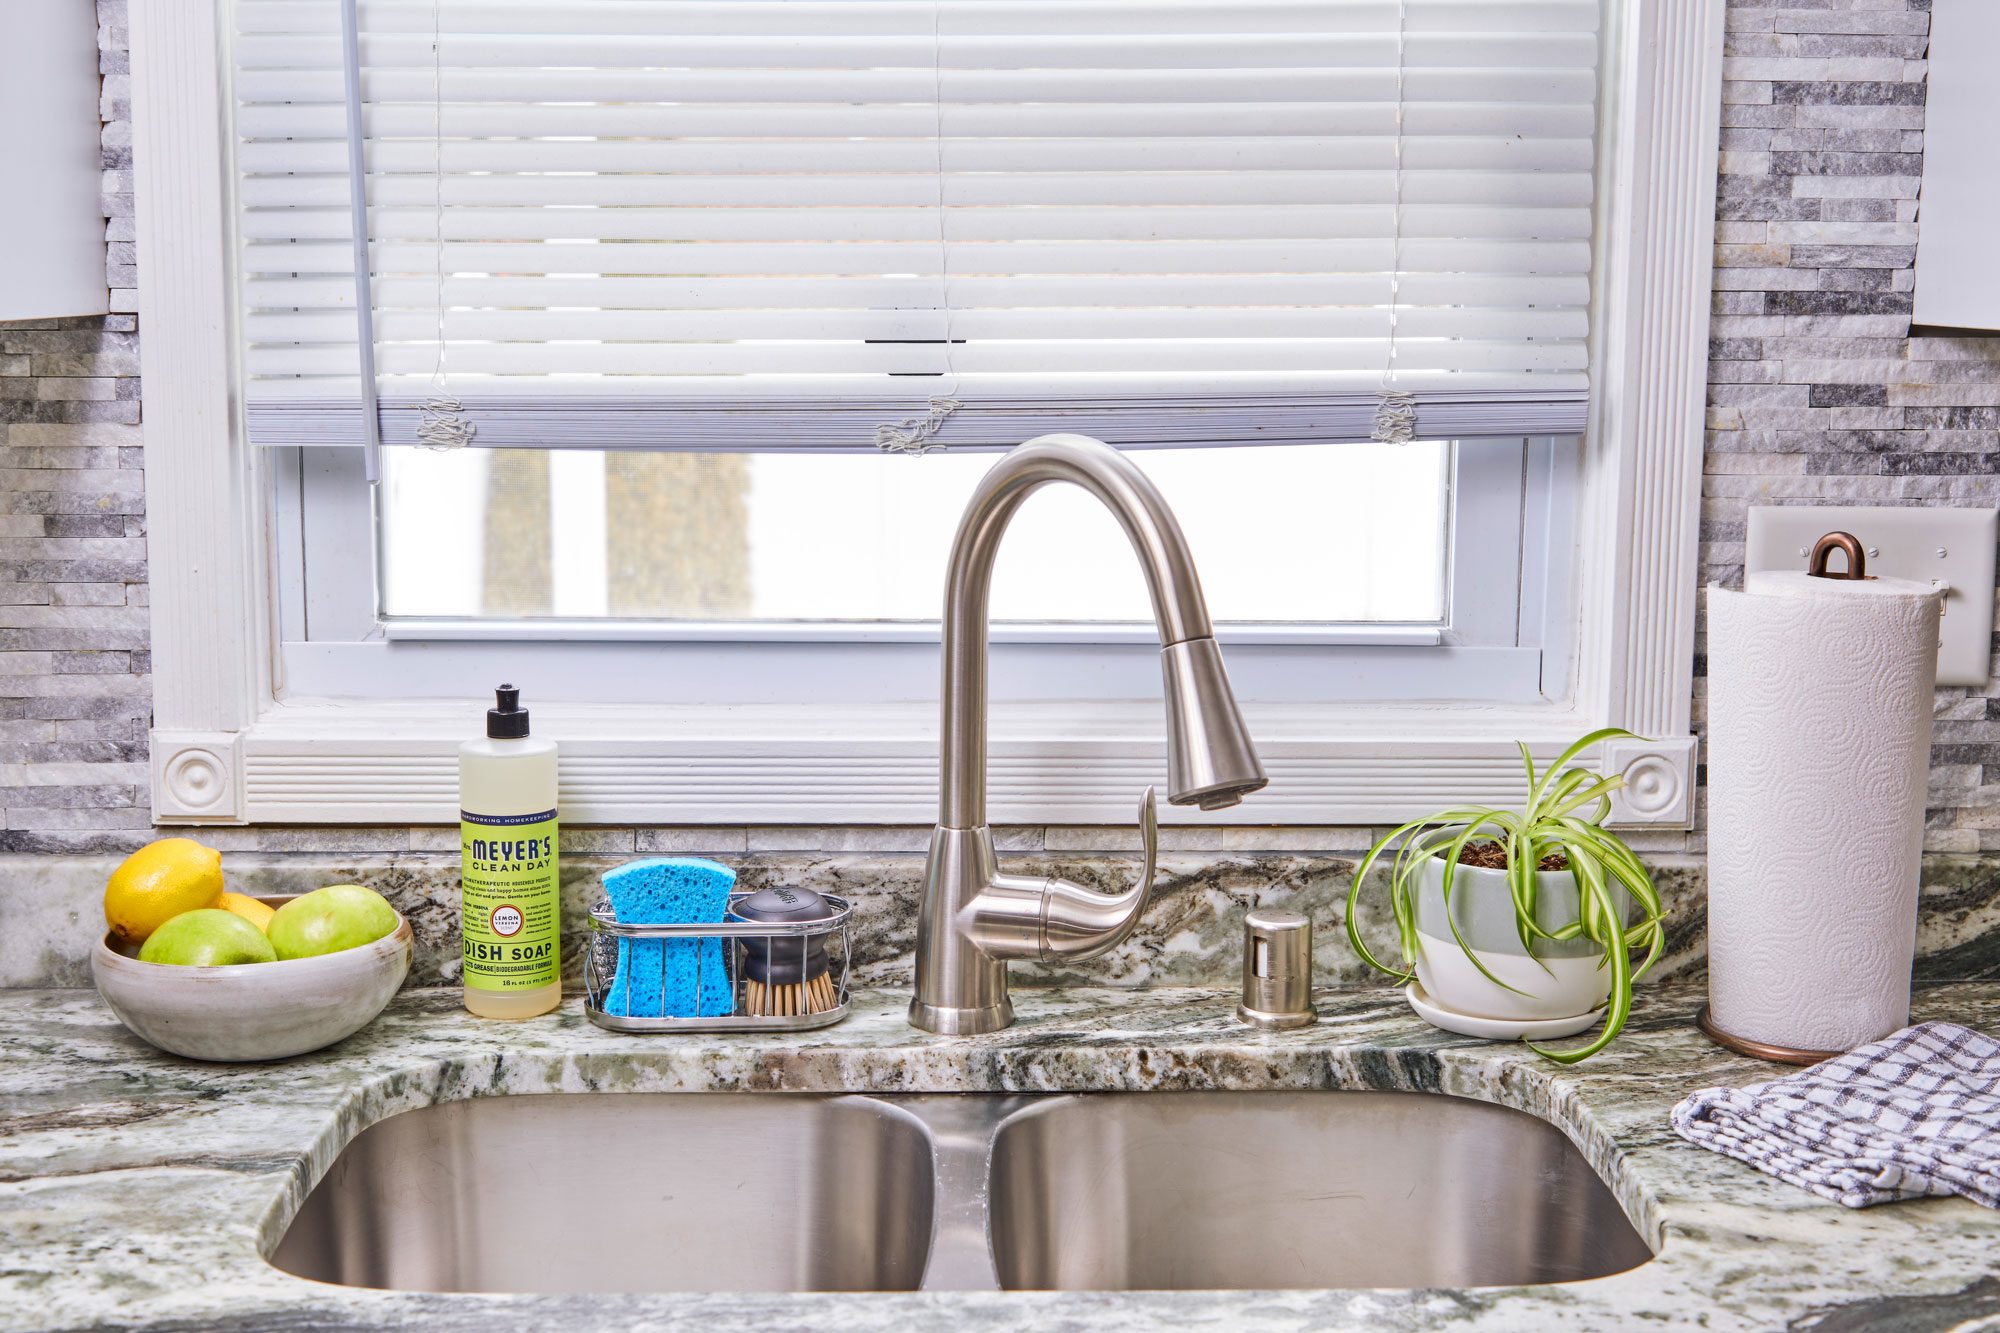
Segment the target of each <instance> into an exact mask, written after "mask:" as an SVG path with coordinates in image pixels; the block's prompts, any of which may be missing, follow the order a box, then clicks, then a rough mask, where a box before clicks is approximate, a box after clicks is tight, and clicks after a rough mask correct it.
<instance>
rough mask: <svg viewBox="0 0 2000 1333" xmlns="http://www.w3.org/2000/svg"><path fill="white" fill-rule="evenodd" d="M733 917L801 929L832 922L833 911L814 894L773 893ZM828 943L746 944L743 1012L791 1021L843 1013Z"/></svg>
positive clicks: (778, 940) (755, 898)
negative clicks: (794, 1017)
mask: <svg viewBox="0 0 2000 1333" xmlns="http://www.w3.org/2000/svg"><path fill="white" fill-rule="evenodd" d="M730 915H732V916H734V917H735V918H737V919H738V920H741V921H763V922H792V923H797V922H807V921H825V920H827V919H829V918H830V917H832V916H833V908H832V907H831V906H829V905H828V903H827V901H826V899H824V898H822V897H820V896H819V895H818V894H817V893H814V892H813V891H812V890H810V889H787V888H771V889H764V890H761V891H760V892H757V893H753V894H751V895H750V896H749V897H747V898H740V899H738V900H737V901H736V903H735V904H734V905H733V906H732V907H731V908H730ZM826 941H827V935H826V933H824V932H822V933H819V934H811V935H797V936H780V937H773V938H770V939H751V940H744V941H742V946H743V954H742V969H741V973H740V975H741V977H742V982H743V991H742V1001H743V1004H742V1008H741V1009H740V1010H739V1012H741V1013H745V1014H753V1015H759V1016H787V1015H797V1014H823V1013H826V1012H827V1011H828V1010H831V1009H837V1008H839V1007H840V994H839V992H838V990H836V989H835V987H834V984H833V977H832V975H831V974H830V971H829V968H828V963H827V955H826Z"/></svg>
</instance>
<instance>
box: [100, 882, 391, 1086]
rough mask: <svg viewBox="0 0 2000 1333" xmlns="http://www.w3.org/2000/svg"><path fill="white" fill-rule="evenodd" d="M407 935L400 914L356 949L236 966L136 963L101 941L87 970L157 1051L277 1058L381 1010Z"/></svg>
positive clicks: (338, 1036) (121, 1017) (328, 1040)
mask: <svg viewBox="0 0 2000 1333" xmlns="http://www.w3.org/2000/svg"><path fill="white" fill-rule="evenodd" d="M264 901H266V902H268V903H270V904H271V905H272V906H274V907H275V906H277V905H279V904H281V903H283V902H285V901H287V900H286V899H284V898H267V899H265V900H264ZM411 938H412V937H411V934H410V923H409V922H408V921H405V920H404V919H403V918H402V917H401V916H400V915H399V916H398V917H397V918H396V929H395V930H393V931H391V932H390V933H389V934H387V935H384V936H383V937H382V938H381V939H379V940H376V941H375V942H374V943H372V944H364V945H362V946H361V947H360V948H358V949H342V950H341V951H340V952H339V953H329V954H322V955H320V956H319V957H317V958H291V959H284V960H280V961H278V962H275V963H244V964H239V965H237V966H234V967H174V966H170V965H168V964H166V963H142V962H140V961H139V960H138V959H136V958H132V957H128V956H127V955H125V954H122V953H119V952H118V951H117V950H115V949H113V948H112V947H111V945H110V943H109V941H108V939H107V938H100V939H99V940H98V941H97V948H96V949H94V950H93V951H92V952H91V956H90V970H91V974H92V975H93V976H94V977H95V978H96V980H97V993H98V994H99V995H102V996H103V997H104V1002H105V1003H106V1004H108V1005H110V1006H111V1012H112V1013H114V1014H116V1015H118V1021H119V1022H121V1023H123V1024H124V1025H125V1026H126V1027H128V1028H130V1029H131V1030H132V1031H133V1032H134V1033H135V1034H136V1035H138V1036H139V1037H142V1038H144V1039H145V1040H146V1041H149V1042H151V1043H152V1044H153V1045H155V1046H157V1047H159V1048H160V1049H161V1050H163V1051H171V1052H173V1053H174V1054H175V1055H185V1056H188V1057H190V1058H191V1059H195V1060H229V1061H236V1060H282V1059H283V1058H285V1057H286V1056H288V1055H303V1054H304V1053H305V1052H307V1051H316V1050H318V1049H319V1048H320V1047H322V1046H331V1045H332V1044H333V1043H334V1042H337V1041H340V1040H342V1039H343V1038H346V1037H349V1036H352V1035H353V1034H354V1033H356V1032H358V1031H360V1030H361V1029H362V1028H364V1027H366V1026H367V1025H368V1024H369V1022H370V1021H372V1020H373V1019H374V1017H375V1015H377V1014H379V1013H381V1012H382V1010H383V1007H384V1006H386V1005H387V1004H388V1003H389V1000H390V998H391V997H392V996H394V995H395V993H396V991H397V989H398V988H399V987H401V986H402V984H403V978H404V977H406V976H408V975H409V973H410V948H411Z"/></svg>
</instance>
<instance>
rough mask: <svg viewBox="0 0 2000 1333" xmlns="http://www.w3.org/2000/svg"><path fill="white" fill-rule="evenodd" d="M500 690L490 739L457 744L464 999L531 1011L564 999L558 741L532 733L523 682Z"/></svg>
mask: <svg viewBox="0 0 2000 1333" xmlns="http://www.w3.org/2000/svg"><path fill="white" fill-rule="evenodd" d="M494 693H495V696H496V705H497V706H496V707H494V708H491V709H489V710H488V711H487V713H486V735H485V737H484V738H483V739H480V740H471V741H467V742H466V743H465V744H463V745H461V746H459V747H458V807H459V811H458V819H459V824H458V842H459V853H460V857H461V863H462V864H461V870H460V876H459V887H460V893H459V929H460V933H461V934H462V935H463V937H464V941H465V943H464V949H465V1007H466V1008H467V1009H469V1010H471V1011H472V1012H473V1013H475V1014H478V1015H479V1016H480V1017H481V1018H533V1017H534V1016H535V1015H537V1014H546V1013H547V1012H548V1011H549V1010H551V1009H553V1008H555V1007H556V1006H557V1005H558V1004H560V1003H562V941H561V936H560V927H561V901H560V900H561V896H562V890H561V884H562V881H561V877H560V875H559V874H558V873H557V863H556V743H555V742H554V741H545V740H536V739H534V738H533V737H531V736H530V735H529V734H528V710H527V709H525V708H523V707H521V691H520V690H519V689H517V688H515V687H514V686H512V685H502V686H501V687H500V688H499V689H498V690H496V691H494Z"/></svg>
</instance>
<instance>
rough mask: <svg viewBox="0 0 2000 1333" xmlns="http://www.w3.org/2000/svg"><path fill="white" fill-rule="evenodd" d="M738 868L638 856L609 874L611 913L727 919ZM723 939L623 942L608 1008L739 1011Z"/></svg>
mask: <svg viewBox="0 0 2000 1333" xmlns="http://www.w3.org/2000/svg"><path fill="white" fill-rule="evenodd" d="M735 883H736V872H735V871H733V870H731V869H730V868H729V867H728V866H724V865H717V864H716V863H715V862H713V861H703V860H698V859H695V858H693V857H661V858H658V859H656V860H651V861H633V862H630V863H629V864H626V865H622V866H619V867H618V868H617V869H616V870H613V871H611V872H609V873H608V874H606V875H605V876H604V891H605V893H606V894H607V895H608V896H609V897H610V899H611V914H612V915H613V916H614V917H616V918H617V919H618V920H619V921H622V922H624V923H626V924H628V925H643V926H661V925H669V924H674V923H686V924H693V923H706V922H720V921H721V920H722V918H723V914H724V913H725V912H727V911H728V908H729V890H730V889H731V888H732V887H733V886H734V885H735ZM722 944H723V942H722V941H721V940H720V939H698V940H620V941H618V975H617V978H616V979H615V980H614V981H613V982H612V983H611V993H610V994H609V995H608V996H606V997H605V1001H604V1012H605V1013H607V1014H612V1015H615V1016H617V1017H620V1018H663V1017H666V1018H693V1017H696V1016H697V1015H699V1016H700V1017H703V1018H714V1017H717V1016H718V1015H722V1014H728V1013H730V1012H732V1011H733V1010H734V1009H735V1001H734V997H733V996H732V995H731V994H730V988H729V972H728V969H727V968H726V967H724V965H723V961H722Z"/></svg>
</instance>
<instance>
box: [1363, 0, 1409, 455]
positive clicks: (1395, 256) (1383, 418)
mask: <svg viewBox="0 0 2000 1333" xmlns="http://www.w3.org/2000/svg"><path fill="white" fill-rule="evenodd" d="M1408 42H1409V8H1408V0H1396V142H1395V149H1394V151H1395V154H1396V157H1395V171H1396V177H1395V207H1394V209H1393V210H1392V212H1391V215H1390V219H1389V228H1390V230H1389V238H1390V239H1389V253H1390V263H1389V340H1388V344H1389V345H1388V350H1387V353H1386V354H1385V356H1384V358H1383V365H1382V391H1381V397H1380V399H1379V400H1378V401H1377V403H1376V405H1375V423H1374V424H1375V436H1374V438H1375V439H1377V440H1379V441H1380V442H1382V443H1383V444H1408V443H1409V442H1410V441H1412V440H1414V439H1416V438H1417V399H1416V395H1414V394H1410V393H1405V392H1403V391H1402V390H1400V389H1396V388H1393V387H1391V386H1392V385H1393V383H1394V381H1395V377H1396V333H1397V329H1396V323H1397V316H1398V314H1399V313H1400V311H1401V307H1402V300H1403V79H1404V73H1405V70H1406V68H1407V66H1408V60H1407V46H1408Z"/></svg>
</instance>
